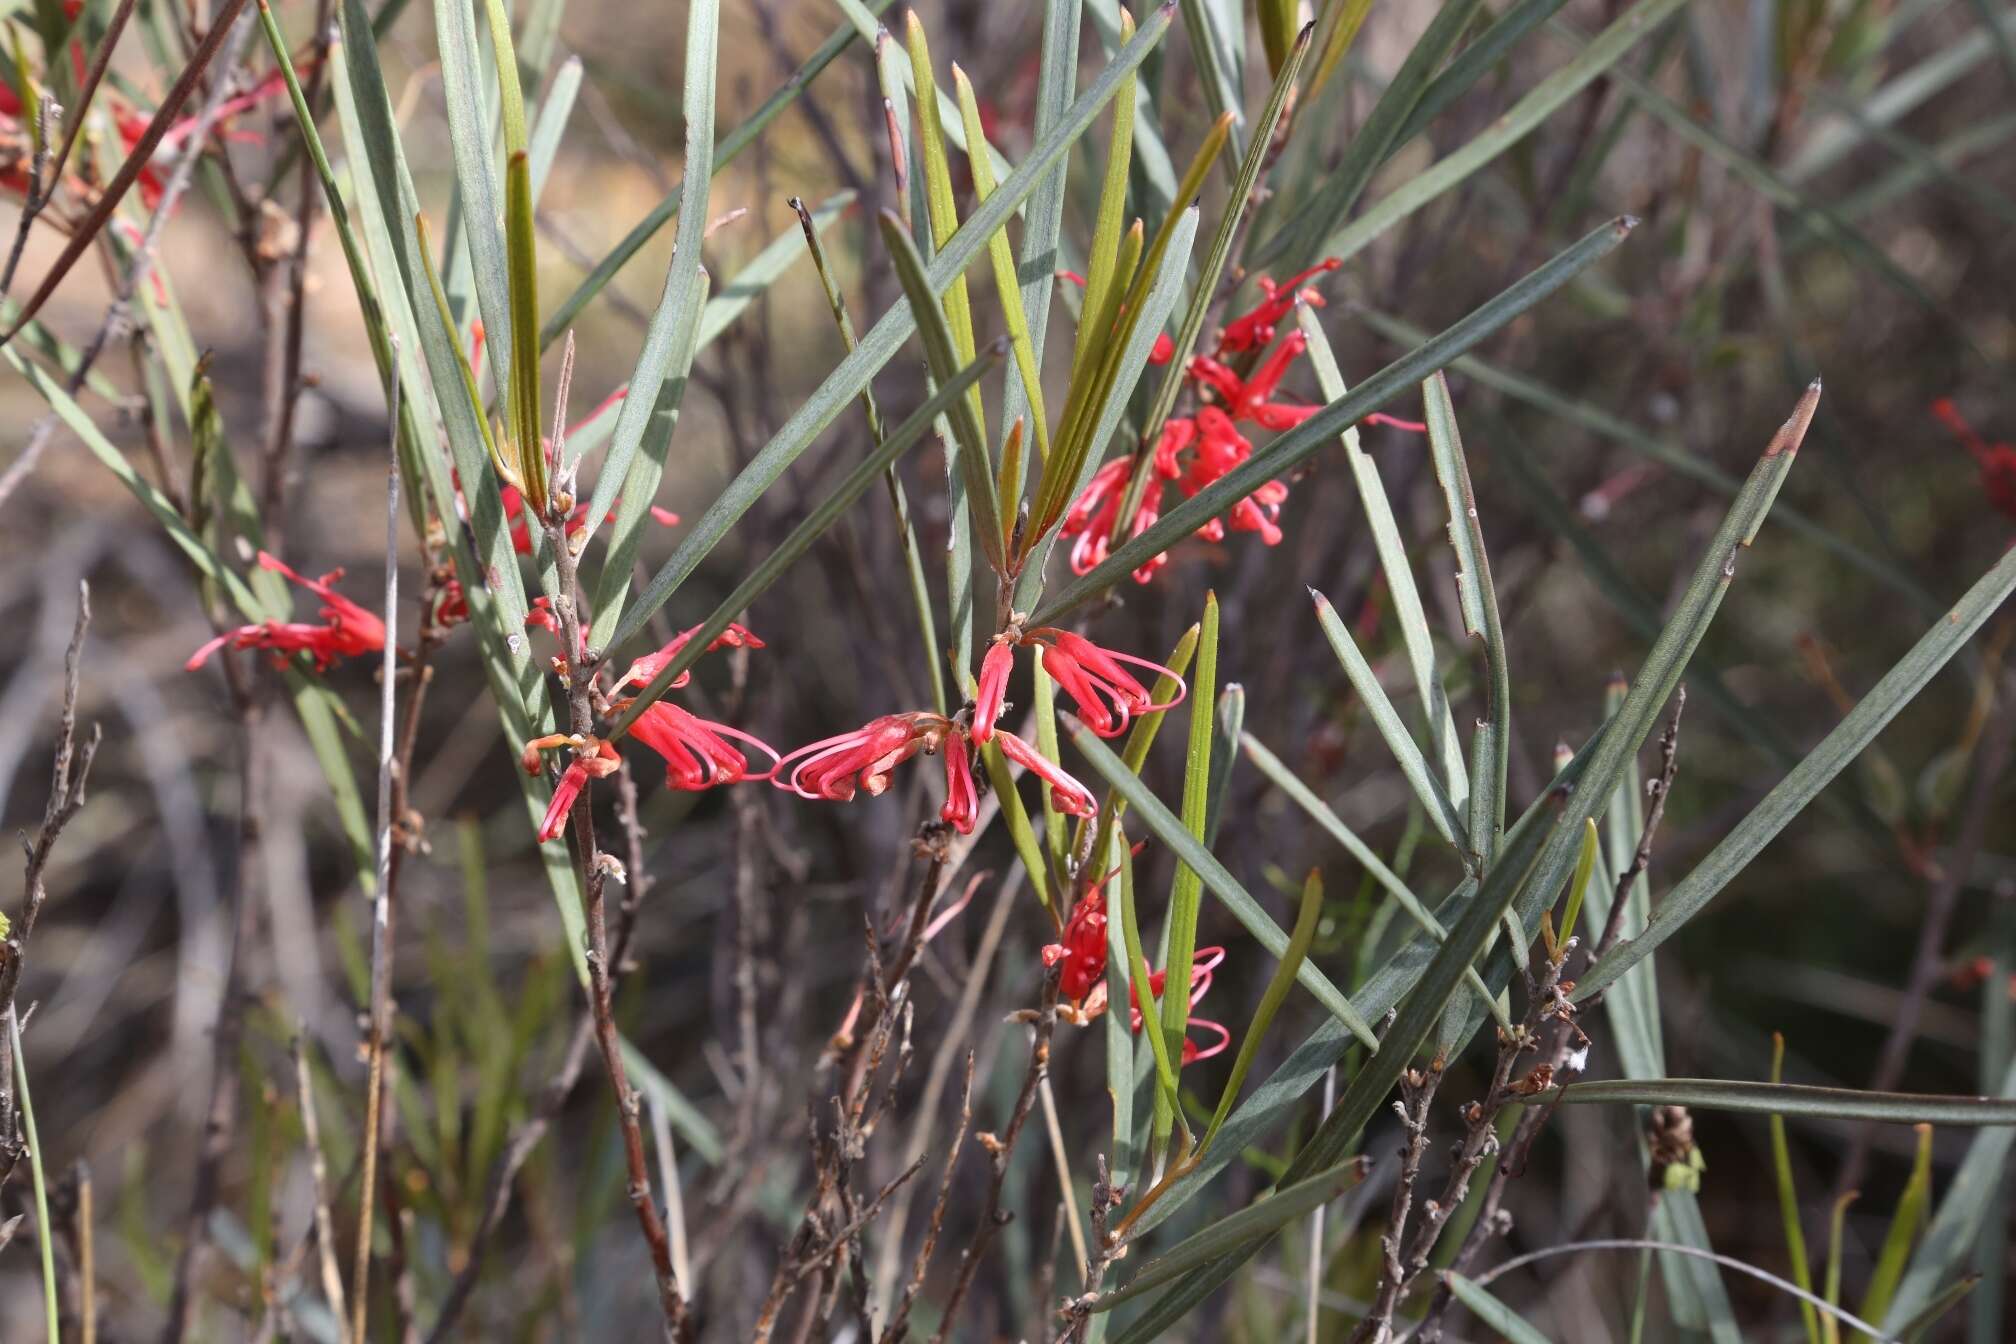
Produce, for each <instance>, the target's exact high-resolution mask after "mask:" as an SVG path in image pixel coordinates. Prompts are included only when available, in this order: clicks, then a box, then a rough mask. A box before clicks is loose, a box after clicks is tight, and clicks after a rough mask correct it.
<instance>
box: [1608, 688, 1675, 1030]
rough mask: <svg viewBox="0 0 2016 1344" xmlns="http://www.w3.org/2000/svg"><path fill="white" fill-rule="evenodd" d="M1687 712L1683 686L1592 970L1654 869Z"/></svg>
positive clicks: (1662, 738)
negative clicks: (1636, 886)
mask: <svg viewBox="0 0 2016 1344" xmlns="http://www.w3.org/2000/svg"><path fill="white" fill-rule="evenodd" d="M1686 709H1687V688H1686V687H1685V686H1682V687H1680V688H1679V690H1677V691H1676V692H1674V695H1673V717H1672V718H1671V719H1669V720H1667V722H1666V731H1665V732H1664V733H1662V734H1660V736H1659V774H1658V777H1657V778H1654V779H1648V780H1646V781H1645V797H1646V798H1647V799H1649V800H1650V802H1651V807H1650V808H1649V809H1648V810H1647V811H1646V814H1645V828H1644V830H1642V831H1640V832H1639V835H1638V848H1637V849H1635V850H1633V851H1632V854H1631V862H1630V863H1628V864H1626V865H1625V866H1624V869H1623V871H1622V872H1620V873H1618V874H1617V884H1616V887H1615V889H1614V890H1612V892H1611V893H1610V915H1609V918H1608V919H1606V920H1605V921H1604V923H1603V932H1602V935H1601V936H1600V937H1598V938H1597V940H1596V942H1595V944H1594V945H1593V946H1592V947H1591V948H1590V951H1589V964H1590V965H1592V966H1593V965H1595V964H1596V962H1597V961H1599V960H1601V959H1602V958H1603V957H1604V956H1605V955H1607V954H1608V953H1609V951H1610V949H1611V948H1613V947H1615V946H1616V945H1617V940H1618V938H1620V937H1621V936H1622V935H1623V932H1624V907H1625V897H1627V896H1628V895H1629V894H1630V892H1631V887H1632V884H1633V883H1635V882H1636V881H1637V880H1638V879H1639V878H1640V877H1642V876H1644V874H1645V871H1646V870H1647V869H1648V868H1650V867H1651V866H1652V845H1653V842H1654V841H1655V840H1657V839H1658V837H1659V823H1660V822H1662V821H1664V820H1665V818H1666V800H1667V799H1668V798H1669V797H1671V796H1672V794H1673V781H1674V779H1675V778H1676V777H1677V776H1678V775H1679V773H1680V716H1681V714H1683V713H1684V712H1685V711H1686ZM1596 997H1597V998H1598V999H1600V998H1601V997H1602V996H1601V995H1598V996H1596Z"/></svg>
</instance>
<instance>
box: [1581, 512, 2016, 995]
mask: <svg viewBox="0 0 2016 1344" xmlns="http://www.w3.org/2000/svg"><path fill="white" fill-rule="evenodd" d="M2011 591H2016V551H2012V552H2010V553H2008V554H2005V555H2004V556H2003V557H2002V559H2001V560H2000V561H1998V562H1997V563H1996V565H1995V566H1994V568H1992V569H1990V570H1989V571H1988V572H1987V573H1986V574H1985V575H1983V576H1982V577H1981V579H1980V580H1979V581H1978V582H1977V583H1976V584H1975V585H1974V586H1973V587H1972V588H1971V589H1969V590H1968V592H1967V595H1966V596H1965V597H1963V598H1961V599H1960V601H1959V602H1957V603H1955V604H1954V606H1953V608H1952V610H1951V611H1949V612H1948V613H1947V615H1946V617H1945V618H1944V619H1943V620H1940V621H1938V622H1936V623H1935V624H1934V625H1933V626H1932V628H1931V629H1930V630H1928V631H1926V632H1925V634H1924V636H1923V637H1922V638H1920V639H1919V641H1918V643H1917V644H1916V645H1914V646H1913V647H1912V649H1911V651H1910V652H1909V653H1907V654H1905V655H1904V657H1903V658H1901V659H1899V660H1898V662H1897V665H1896V666H1894V667H1892V668H1891V669H1890V671H1889V672H1887V673H1885V674H1884V676H1883V679H1882V680H1881V681H1879V682H1877V683H1876V685H1875V686H1874V687H1873V688H1871V689H1870V691H1869V693H1868V694H1867V695H1865V696H1863V697H1862V699H1861V700H1860V701H1858V702H1857V703H1856V705H1855V708H1854V709H1853V710H1851V711H1849V713H1848V714H1847V715H1846V716H1845V717H1844V718H1843V719H1842V720H1841V722H1840V723H1839V724H1837V725H1835V728H1834V731H1833V732H1831V733H1829V734H1827V736H1826V737H1825V738H1824V739H1822V741H1821V743H1820V745H1819V746H1817V747H1815V748H1814V749H1813V751H1812V752H1811V753H1809V754H1808V755H1807V756H1806V758H1805V759H1804V760H1802V761H1800V762H1799V764H1798V765H1797V766H1795V767H1793V769H1792V772H1791V773H1790V774H1788V775H1786V776H1785V778H1784V779H1782V780H1780V781H1779V782H1778V784H1777V786H1776V787H1774V788H1773V789H1772V790H1771V792H1770V793H1768V794H1766V795H1765V796H1764V800H1763V801H1762V802H1760V803H1759V804H1757V806H1756V807H1755V808H1753V809H1751V811H1750V813H1749V815H1747V816H1746V817H1744V818H1743V820H1742V821H1741V822H1739V823H1738V824H1737V826H1736V828H1735V829H1734V830H1732V831H1730V832H1729V834H1727V835H1726V836H1724V837H1723V838H1722V841H1721V843H1720V844H1718V845H1716V846H1715V848H1714V849H1713V850H1712V851H1710V853H1709V855H1708V857H1707V858H1705V859H1703V860H1701V862H1700V863H1698V864H1696V865H1695V867H1694V870H1693V871H1692V872H1690V873H1688V874H1687V876H1686V877H1685V878H1683V879H1682V880H1681V881H1680V884H1679V885H1678V886H1676V887H1674V888H1673V889H1672V890H1671V891H1670V892H1668V893H1667V894H1666V896H1665V898H1664V899H1663V900H1661V901H1660V902H1659V908H1658V910H1657V911H1656V912H1655V913H1654V914H1653V916H1652V919H1651V921H1650V923H1648V924H1647V925H1646V927H1645V931H1644V933H1642V934H1640V935H1639V936H1638V937H1637V938H1634V939H1633V940H1631V941H1630V942H1628V943H1620V944H1619V945H1618V946H1617V947H1616V948H1615V949H1613V950H1612V951H1611V953H1610V955H1608V956H1606V957H1605V958H1603V960H1602V961H1600V962H1599V963H1597V964H1596V965H1595V966H1593V967H1591V968H1590V971H1589V973H1588V974H1587V975H1585V976H1584V977H1583V978H1582V980H1581V981H1580V983H1578V984H1577V985H1576V987H1575V992H1574V995H1573V996H1572V997H1573V998H1575V999H1576V1000H1577V1001H1580V1000H1582V999H1585V998H1587V997H1588V996H1589V995H1591V994H1593V993H1595V992H1596V991H1597V990H1599V989H1601V988H1603V987H1604V986H1605V985H1608V984H1610V983H1611V982H1612V981H1614V980H1616V978H1617V977H1618V976H1619V975H1621V974H1623V972H1625V971H1626V970H1629V969H1630V968H1631V967H1632V966H1633V965H1635V964H1636V963H1637V962H1638V961H1640V960H1641V959H1643V958H1644V957H1647V956H1649V955H1651V953H1652V951H1653V949H1655V948H1657V947H1658V946H1659V945H1660V944H1661V943H1663V942H1665V941H1666V940H1667V939H1668V938H1670V937H1672V936H1673V933H1674V932H1675V931H1676V930H1677V929H1679V928H1680V926H1681V925H1683V924H1685V923H1686V922H1687V921H1688V920H1690V919H1692V918H1693V917H1694V916H1695V915H1697V914H1699V913H1700V911H1701V909H1702V908H1703V907H1704V906H1706V905H1707V904H1708V902H1709V901H1711V900H1713V899H1714V898H1715V897H1716V896H1717V895H1718V894H1720V893H1721V891H1722V890H1723V888H1725V887H1726V886H1728V884H1729V883H1730V882H1731V881H1732V880H1733V879H1734V878H1735V877H1736V875H1737V874H1738V873H1740V872H1742V871H1743V869H1744V867H1746V866H1747V865H1748V864H1749V862H1750V860H1751V859H1753V858H1755V857H1757V854H1758V853H1759V851H1761V850H1762V849H1763V848H1764V846H1765V845H1767V844H1769V843H1770V842H1771V841H1772V840H1773V839H1774V838H1776V836H1777V835H1778V833H1779V832H1780V831H1782V830H1784V829H1785V827H1786V826H1787V825H1788V824H1789V823H1790V822H1791V820H1792V818H1793V817H1795V816H1797V815H1798V814H1799V813H1800V812H1801V811H1803V810H1804V809H1805V807H1806V805H1807V804H1808V803H1809V802H1811V801H1812V800H1813V798H1814V796H1815V795H1816V794H1818V793H1819V792H1820V790H1821V789H1823V788H1825V787H1826V786H1827V784H1828V783H1829V782H1830V781H1832V780H1833V778H1834V777H1835V776H1836V775H1838V774H1840V773H1841V771H1842V770H1844V769H1845V768H1847V766H1848V763H1849V762H1850V761H1852V760H1854V759H1855V757H1856V755H1857V754H1858V753H1859V752H1860V751H1861V750H1862V748H1863V747H1865V746H1867V745H1868V744H1869V743H1870V742H1871V741H1873V740H1874V739H1875V737H1876V734H1877V733H1879V732H1881V731H1882V730H1883V727H1884V726H1885V725H1886V724H1888V723H1889V722H1890V720H1891V719H1892V718H1894V717H1895V716H1896V714H1897V712H1898V711H1899V710H1901V709H1902V708H1903V707H1904V706H1905V705H1906V704H1908V703H1910V701H1911V700H1912V698H1913V697H1915V696H1916V695H1917V694H1918V692H1919V691H1920V690H1921V689H1923V687H1924V686H1925V684H1926V683H1927V682H1928V681H1930V680H1931V679H1932V677H1933V675H1934V674H1935V673H1937V672H1938V671H1939V669H1940V668H1942V667H1944V666H1945V665H1946V662H1947V660H1948V659H1950V658H1951V657H1952V656H1953V655H1954V654H1955V653H1957V652H1959V650H1960V647H1961V646H1962V645H1963V644H1965V643H1966V642H1967V640H1968V639H1969V638H1971V637H1972V636H1973V634H1974V632H1975V631H1976V630H1978V629H1980V628H1981V625H1982V623H1983V622H1985V621H1986V620H1987V619H1988V617H1989V616H1991V615H1992V614H1994V612H1995V610H1996V609H1997V608H1998V607H2000V606H2001V605H2002V602H2003V600H2004V599H2005V598H2007V597H2008V596H2009V594H2010V592H2011Z"/></svg>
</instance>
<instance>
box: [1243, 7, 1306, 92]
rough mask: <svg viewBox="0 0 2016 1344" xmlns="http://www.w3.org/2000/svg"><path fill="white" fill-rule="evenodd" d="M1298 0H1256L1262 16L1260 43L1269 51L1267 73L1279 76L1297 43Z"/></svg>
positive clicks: (1258, 10) (1257, 9)
mask: <svg viewBox="0 0 2016 1344" xmlns="http://www.w3.org/2000/svg"><path fill="white" fill-rule="evenodd" d="M1297 8H1298V6H1297V4H1296V0H1255V3H1254V6H1253V9H1254V11H1255V12H1256V13H1257V14H1258V15H1259V18H1260V44H1261V46H1262V47H1264V48H1265V49H1266V52H1267V73H1268V75H1269V76H1275V77H1278V76H1279V75H1280V73H1281V67H1282V65H1283V64H1285V63H1286V62H1287V60H1288V49H1289V48H1290V47H1292V46H1294V44H1295V13H1296V10H1297Z"/></svg>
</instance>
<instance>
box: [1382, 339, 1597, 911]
mask: <svg viewBox="0 0 2016 1344" xmlns="http://www.w3.org/2000/svg"><path fill="white" fill-rule="evenodd" d="M1421 399H1422V402H1423V404H1424V405H1425V406H1426V408H1427V419H1428V444H1429V449H1430V451H1431V453H1432V454H1433V456H1434V459H1435V477H1436V479H1437V480H1438V481H1440V482H1441V485H1442V498H1443V501H1444V503H1445V504H1446V506H1447V508H1448V510H1449V544H1450V545H1451V546H1452V547H1454V548H1455V551H1456V595H1457V602H1458V605H1459V606H1460V607H1461V609H1462V612H1463V627H1464V633H1465V634H1467V635H1469V636H1470V638H1472V639H1475V640H1480V641H1482V642H1483V645H1484V666H1485V683H1486V685H1487V686H1488V687H1489V688H1490V694H1489V697H1488V699H1487V700H1486V702H1485V714H1484V717H1483V718H1482V719H1480V720H1478V723H1477V733H1478V735H1479V737H1480V738H1483V739H1485V742H1486V744H1487V745H1486V748H1485V749H1484V750H1483V751H1481V752H1480V755H1482V756H1483V758H1484V760H1483V764H1484V766H1485V767H1486V768H1485V769H1482V770H1472V771H1471V773H1470V822H1469V827H1470V847H1471V849H1472V850H1473V851H1475V852H1476V853H1477V854H1478V856H1479V857H1481V858H1482V859H1483V860H1484V861H1486V862H1489V861H1490V859H1491V857H1492V855H1494V854H1496V853H1497V851H1498V845H1499V843H1500V842H1501V841H1502V840H1503V839H1504V838H1505V787H1506V783H1505V776H1506V771H1507V769H1508V766H1509V763H1510V759H1511V745H1512V723H1511V713H1512V674H1511V671H1510V669H1509V666H1508V664H1507V662H1506V658H1505V628H1504V626H1503V625H1502V624H1501V623H1500V621H1499V619H1498V591H1497V588H1496V587H1495V586H1494V585H1493V584H1492V582H1491V560H1490V557H1489V555H1488V554H1487V553H1486V552H1485V549H1484V529H1483V525H1482V523H1481V522H1480V520H1479V519H1478V516H1477V492H1476V490H1474V489H1473V488H1472V487H1471V485H1470V466H1469V463H1468V461H1467V460H1466V459H1465V458H1464V456H1463V436H1462V435H1461V434H1460V433H1458V432H1457V429H1456V407H1455V405H1454V404H1453V403H1452V402H1451V401H1450V398H1449V380H1448V378H1447V377H1445V376H1444V375H1443V374H1442V373H1441V371H1440V370H1437V371H1436V373H1435V374H1434V376H1432V377H1431V378H1429V379H1428V381H1426V382H1424V383H1423V384H1421ZM1402 731H1403V732H1404V729H1403V730H1402ZM1409 744H1410V745H1411V744H1412V740H1411V739H1409ZM1423 768H1424V769H1425V768H1426V766H1425V762H1424V765H1423ZM1429 778H1431V779H1432V778H1433V776H1432V775H1430V776H1429ZM1579 890H1580V889H1579V888H1578V889H1577V893H1578V899H1579ZM1562 936H1563V937H1566V936H1567V935H1566V934H1563V935H1562Z"/></svg>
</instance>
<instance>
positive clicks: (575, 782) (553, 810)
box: [521, 733, 623, 845]
mask: <svg viewBox="0 0 2016 1344" xmlns="http://www.w3.org/2000/svg"><path fill="white" fill-rule="evenodd" d="M558 746H570V747H573V748H574V760H573V762H572V763H571V764H569V765H568V767H567V769H566V770H565V771H563V772H562V773H561V775H560V782H559V783H558V784H556V785H554V786H553V801H552V802H550V803H548V804H547V805H546V816H545V817H544V819H542V820H541V821H540V823H539V843H540V844H542V845H543V844H545V843H546V842H547V841H548V840H551V839H553V838H554V837H555V836H557V835H559V834H560V832H561V831H562V830H564V829H565V828H566V826H567V817H568V815H569V814H570V813H572V812H573V810H574V801H575V799H577V798H579V797H580V796H581V790H582V789H584V788H586V787H587V786H588V781H589V780H591V779H607V778H608V777H609V776H610V775H613V774H615V773H616V771H617V770H618V769H619V768H620V767H621V766H622V764H623V761H622V758H621V757H619V756H617V754H616V748H614V747H612V746H610V745H609V744H608V743H607V742H604V741H603V740H602V739H601V738H599V737H591V738H589V739H587V740H586V741H582V740H581V739H579V738H574V737H568V736H566V735H564V734H559V733H555V734H553V735H551V736H548V737H541V738H535V739H533V740H532V741H530V742H527V743H526V744H525V752H524V757H523V760H522V762H521V764H523V765H524V767H525V773H526V774H528V775H537V774H538V773H539V771H540V770H541V769H542V768H543V767H542V766H541V764H540V760H539V753H540V752H542V751H545V750H547V749H549V748H552V747H558Z"/></svg>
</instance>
